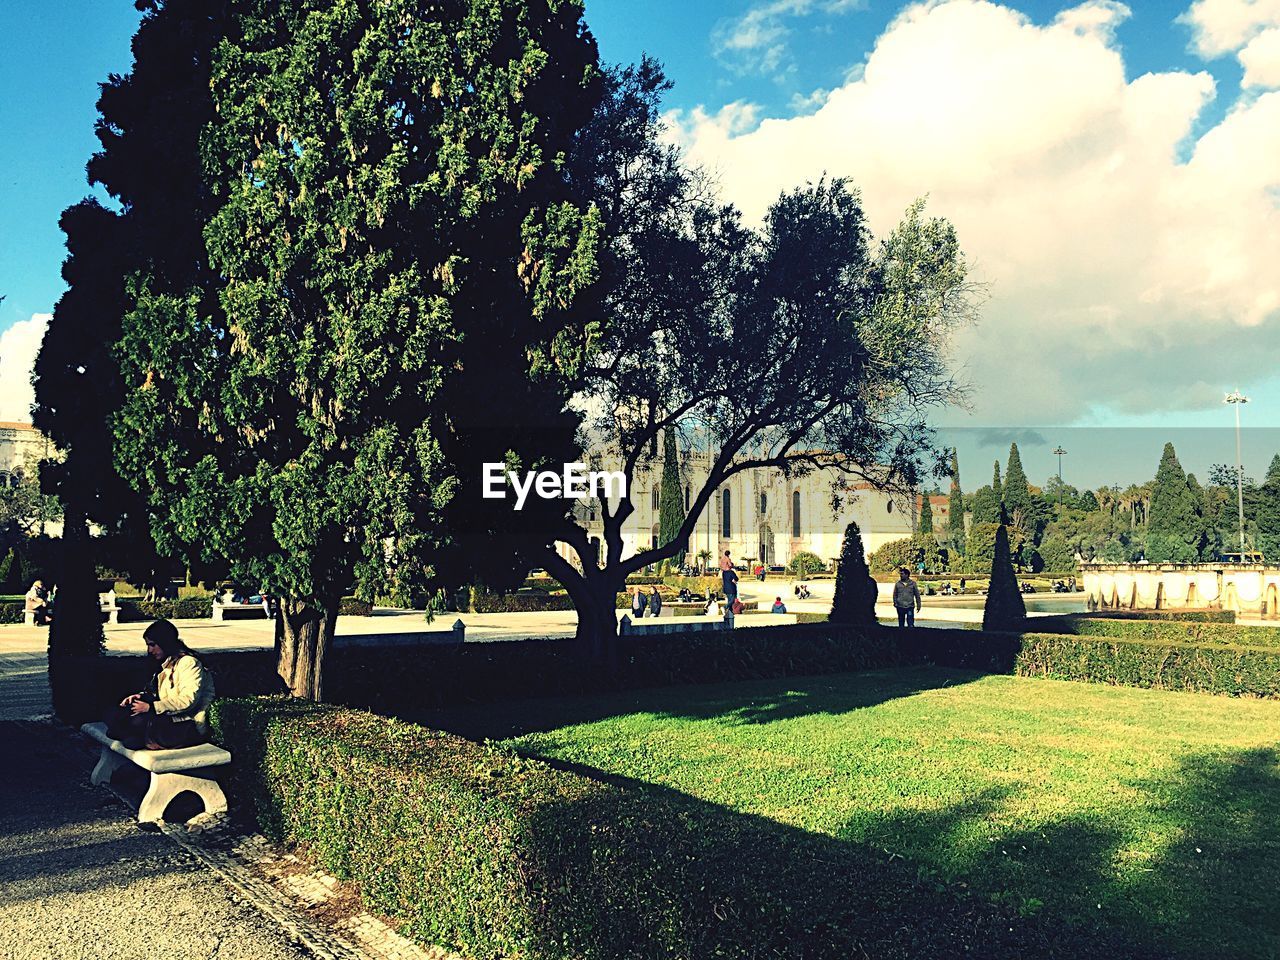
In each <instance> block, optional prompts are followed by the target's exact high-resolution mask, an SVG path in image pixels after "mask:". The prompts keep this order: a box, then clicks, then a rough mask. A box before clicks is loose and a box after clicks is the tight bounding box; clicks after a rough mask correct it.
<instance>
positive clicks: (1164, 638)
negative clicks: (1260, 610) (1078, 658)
mask: <svg viewBox="0 0 1280 960" xmlns="http://www.w3.org/2000/svg"><path fill="white" fill-rule="evenodd" d="M1195 612H1196V611H1189V610H1188V611H1176V612H1175V613H1174V614H1173V615H1174V616H1176V617H1177V619H1170V618H1161V619H1150V618H1141V619H1139V618H1136V617H1135V618H1119V617H1110V616H1063V617H1037V618H1036V619H1035V628H1036V632H1037V633H1066V634H1071V635H1073V636H1080V637H1113V638H1115V639H1117V640H1141V641H1143V642H1144V643H1151V642H1155V643H1180V644H1187V643H1190V644H1193V645H1196V646H1231V647H1280V630H1277V629H1275V628H1274V627H1255V626H1251V625H1249V624H1243V623H1231V622H1219V621H1212V620H1191V619H1189V617H1191V616H1192V615H1193V614H1194V613H1195ZM1206 612H1207V611H1206ZM1213 612H1219V611H1213ZM1227 612H1228V613H1229V612H1230V611H1227Z"/></svg>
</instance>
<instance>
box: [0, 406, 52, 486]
mask: <svg viewBox="0 0 1280 960" xmlns="http://www.w3.org/2000/svg"><path fill="white" fill-rule="evenodd" d="M51 451H52V445H51V444H50V443H49V441H48V440H46V439H45V436H44V434H42V433H41V432H40V431H39V430H37V429H36V428H35V427H33V426H32V425H31V424H29V423H14V422H11V421H5V420H0V483H3V484H4V485H5V486H17V485H18V482H19V481H20V480H21V479H22V478H23V477H24V476H29V475H31V474H32V473H33V472H34V471H35V469H36V464H37V463H39V462H40V461H41V460H43V459H44V458H45V457H47V456H49V454H50V453H51Z"/></svg>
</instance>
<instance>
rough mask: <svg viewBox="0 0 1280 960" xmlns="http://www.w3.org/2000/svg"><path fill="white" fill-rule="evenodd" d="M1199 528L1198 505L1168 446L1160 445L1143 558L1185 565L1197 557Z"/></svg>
mask: <svg viewBox="0 0 1280 960" xmlns="http://www.w3.org/2000/svg"><path fill="white" fill-rule="evenodd" d="M1202 527H1203V517H1202V516H1201V511H1200V505H1199V504H1198V503H1197V498H1196V495H1195V491H1194V490H1192V489H1191V485H1190V484H1189V483H1188V482H1187V475H1186V473H1185V472H1184V471H1183V469H1182V464H1181V463H1179V462H1178V455H1177V453H1176V452H1175V451H1174V449H1173V444H1172V443H1166V444H1165V445H1164V453H1163V455H1162V456H1161V457H1160V467H1159V469H1158V470H1157V471H1156V481H1155V486H1154V488H1153V489H1152V491H1151V512H1150V514H1149V515H1148V521H1147V559H1148V560H1152V561H1155V562H1157V563H1159V562H1170V561H1172V562H1176V563H1186V562H1189V561H1192V560H1196V559H1198V557H1199V553H1200V550H1199V544H1200V537H1201V533H1202Z"/></svg>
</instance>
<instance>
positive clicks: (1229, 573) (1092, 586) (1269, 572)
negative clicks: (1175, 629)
mask: <svg viewBox="0 0 1280 960" xmlns="http://www.w3.org/2000/svg"><path fill="white" fill-rule="evenodd" d="M1080 570H1081V573H1082V574H1083V577H1084V590H1085V602H1086V603H1087V604H1088V607H1089V609H1090V610H1116V609H1119V610H1164V609H1170V608H1178V609H1191V610H1234V611H1236V612H1237V613H1239V614H1243V615H1244V616H1250V617H1258V616H1261V617H1280V566H1277V565H1274V564H1252V563H1084V564H1081V565H1080Z"/></svg>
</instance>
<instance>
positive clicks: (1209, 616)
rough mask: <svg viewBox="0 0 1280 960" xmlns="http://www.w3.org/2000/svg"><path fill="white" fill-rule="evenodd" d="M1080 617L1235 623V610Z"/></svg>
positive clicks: (1111, 612) (1107, 613) (1107, 612)
mask: <svg viewBox="0 0 1280 960" xmlns="http://www.w3.org/2000/svg"><path fill="white" fill-rule="evenodd" d="M1075 616H1079V617H1084V616H1088V617H1101V618H1105V619H1107V620H1182V621H1185V622H1188V623H1235V622H1236V612H1235V611H1234V610H1179V609H1165V610H1098V611H1097V612H1095V613H1089V614H1083V613H1081V614H1075Z"/></svg>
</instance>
